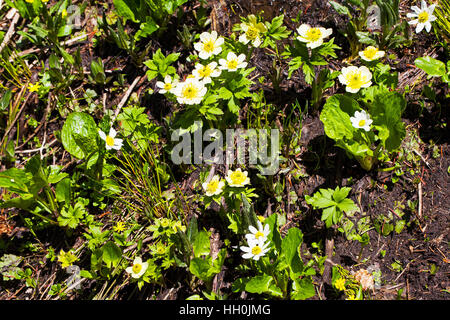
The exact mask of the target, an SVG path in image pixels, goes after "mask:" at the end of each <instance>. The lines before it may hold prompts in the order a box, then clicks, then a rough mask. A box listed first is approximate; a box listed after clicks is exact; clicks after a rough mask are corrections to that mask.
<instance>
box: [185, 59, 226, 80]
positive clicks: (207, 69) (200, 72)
mask: <svg viewBox="0 0 450 320" xmlns="http://www.w3.org/2000/svg"><path fill="white" fill-rule="evenodd" d="M221 73H222V70H220V69H219V68H217V62H215V61H213V62H211V63H209V64H207V65H202V64H201V63H197V64H196V65H195V69H194V71H192V74H193V75H194V77H196V78H197V79H198V80H201V81H202V82H203V83H204V84H207V83H211V77H213V78H215V77H218V76H220V74H221Z"/></svg>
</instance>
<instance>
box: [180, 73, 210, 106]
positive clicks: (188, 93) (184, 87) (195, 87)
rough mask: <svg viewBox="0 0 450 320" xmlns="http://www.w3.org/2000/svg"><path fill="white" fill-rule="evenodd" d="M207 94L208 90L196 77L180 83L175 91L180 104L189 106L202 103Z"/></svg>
mask: <svg viewBox="0 0 450 320" xmlns="http://www.w3.org/2000/svg"><path fill="white" fill-rule="evenodd" d="M206 92H207V89H206V87H205V85H204V84H203V82H201V81H199V80H198V79H196V78H195V77H192V78H187V79H186V80H185V81H183V82H180V83H178V85H177V87H176V88H175V90H174V91H173V93H174V94H175V95H176V97H177V101H178V102H179V103H181V104H189V105H192V104H199V103H200V102H202V99H203V97H204V96H205V94H206Z"/></svg>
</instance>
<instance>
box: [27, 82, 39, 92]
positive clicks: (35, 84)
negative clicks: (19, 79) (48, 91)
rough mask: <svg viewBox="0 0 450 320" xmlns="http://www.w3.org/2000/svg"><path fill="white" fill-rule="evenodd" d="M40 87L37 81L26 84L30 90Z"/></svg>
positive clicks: (36, 89)
mask: <svg viewBox="0 0 450 320" xmlns="http://www.w3.org/2000/svg"><path fill="white" fill-rule="evenodd" d="M40 87H41V85H40V84H39V82H36V83H34V84H33V83H30V84H28V90H29V91H30V92H38V90H39V88H40Z"/></svg>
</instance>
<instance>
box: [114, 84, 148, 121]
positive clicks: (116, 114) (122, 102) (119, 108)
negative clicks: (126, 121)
mask: <svg viewBox="0 0 450 320" xmlns="http://www.w3.org/2000/svg"><path fill="white" fill-rule="evenodd" d="M141 78H142V77H141V76H138V77H136V79H134V81H133V83H132V84H131V85H130V87H129V88H128V90H127V92H125V95H124V96H123V97H122V100H120V102H119V105H118V106H117V109H116V112H115V114H114V118H113V119H112V121H111V123H114V121H116V118H117V116H118V115H119V112H120V110H122V107H123V106H124V105H125V103H126V102H127V100H128V97H129V96H130V94H131V92H132V91H133V89H134V87H135V86H136V85H137V84H138V82H139V80H141Z"/></svg>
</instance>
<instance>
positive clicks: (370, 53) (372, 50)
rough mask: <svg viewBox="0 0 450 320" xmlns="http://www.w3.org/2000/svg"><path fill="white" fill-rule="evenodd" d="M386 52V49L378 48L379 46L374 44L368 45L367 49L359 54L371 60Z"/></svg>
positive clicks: (364, 58)
mask: <svg viewBox="0 0 450 320" xmlns="http://www.w3.org/2000/svg"><path fill="white" fill-rule="evenodd" d="M384 53H385V52H384V51H381V50H378V48H376V47H374V46H368V47H367V48H366V49H364V50H363V51H360V52H359V56H360V57H361V59H363V60H366V61H369V62H370V61H374V60H377V59H380V58H382V57H384Z"/></svg>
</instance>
